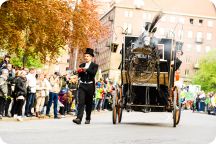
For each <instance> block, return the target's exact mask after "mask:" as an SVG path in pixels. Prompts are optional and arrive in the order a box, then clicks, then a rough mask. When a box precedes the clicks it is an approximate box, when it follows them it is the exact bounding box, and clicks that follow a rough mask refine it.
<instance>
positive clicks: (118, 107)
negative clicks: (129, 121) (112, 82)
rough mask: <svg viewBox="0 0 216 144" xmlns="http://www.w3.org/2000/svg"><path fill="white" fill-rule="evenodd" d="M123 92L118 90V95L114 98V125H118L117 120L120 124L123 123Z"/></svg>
mask: <svg viewBox="0 0 216 144" xmlns="http://www.w3.org/2000/svg"><path fill="white" fill-rule="evenodd" d="M122 110H123V109H122V90H121V89H119V90H116V95H115V96H113V112H112V118H113V124H116V122H117V119H118V123H121V120H122Z"/></svg>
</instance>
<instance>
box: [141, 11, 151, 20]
mask: <svg viewBox="0 0 216 144" xmlns="http://www.w3.org/2000/svg"><path fill="white" fill-rule="evenodd" d="M143 19H145V20H148V21H150V20H151V14H150V13H144V14H143Z"/></svg>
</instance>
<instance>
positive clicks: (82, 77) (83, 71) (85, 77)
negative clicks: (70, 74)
mask: <svg viewBox="0 0 216 144" xmlns="http://www.w3.org/2000/svg"><path fill="white" fill-rule="evenodd" d="M93 57H94V51H93V49H91V48H87V49H86V52H85V57H84V59H85V63H82V64H81V65H80V66H79V69H78V70H77V72H78V76H79V82H80V85H79V89H78V108H77V110H78V113H77V118H76V119H74V120H73V122H74V123H76V124H81V121H82V117H83V112H84V108H85V110H86V121H85V124H90V120H91V110H92V101H93V95H94V93H95V75H96V73H97V70H98V65H97V64H95V63H93V62H92V58H93Z"/></svg>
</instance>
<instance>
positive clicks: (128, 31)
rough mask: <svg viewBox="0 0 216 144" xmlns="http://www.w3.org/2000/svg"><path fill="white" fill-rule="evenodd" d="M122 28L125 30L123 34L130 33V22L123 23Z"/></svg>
mask: <svg viewBox="0 0 216 144" xmlns="http://www.w3.org/2000/svg"><path fill="white" fill-rule="evenodd" d="M123 29H124V30H123V32H125V34H132V24H129V23H124V25H123Z"/></svg>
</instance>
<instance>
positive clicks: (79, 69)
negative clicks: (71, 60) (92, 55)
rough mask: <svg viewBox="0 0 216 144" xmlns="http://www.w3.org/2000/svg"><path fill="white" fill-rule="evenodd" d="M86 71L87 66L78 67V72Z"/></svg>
mask: <svg viewBox="0 0 216 144" xmlns="http://www.w3.org/2000/svg"><path fill="white" fill-rule="evenodd" d="M85 71H86V69H85V68H78V69H77V72H78V73H82V72H85Z"/></svg>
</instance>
